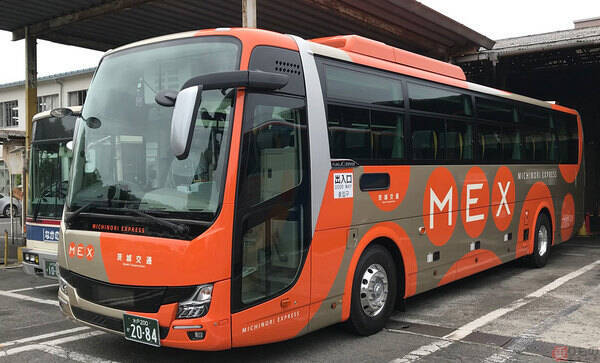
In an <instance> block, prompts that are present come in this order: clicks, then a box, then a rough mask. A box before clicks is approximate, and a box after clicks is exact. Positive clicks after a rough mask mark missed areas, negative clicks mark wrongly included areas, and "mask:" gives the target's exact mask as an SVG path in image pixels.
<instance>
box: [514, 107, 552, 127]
mask: <svg viewBox="0 0 600 363" xmlns="http://www.w3.org/2000/svg"><path fill="white" fill-rule="evenodd" d="M520 122H521V123H522V124H524V125H527V126H531V127H535V128H537V129H548V128H550V113H549V112H548V111H546V110H540V109H534V108H529V107H524V108H523V109H522V110H521V118H520Z"/></svg>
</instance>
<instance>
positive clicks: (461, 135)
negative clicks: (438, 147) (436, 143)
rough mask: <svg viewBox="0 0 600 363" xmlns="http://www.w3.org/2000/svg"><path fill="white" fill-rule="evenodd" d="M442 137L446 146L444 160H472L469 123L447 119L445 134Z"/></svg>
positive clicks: (471, 139) (471, 133)
mask: <svg viewBox="0 0 600 363" xmlns="http://www.w3.org/2000/svg"><path fill="white" fill-rule="evenodd" d="M442 139H443V140H444V145H445V147H446V160H454V161H462V160H473V127H472V126H471V125H470V124H467V123H466V122H463V121H455V120H447V121H446V134H445V135H444V137H443V138H442Z"/></svg>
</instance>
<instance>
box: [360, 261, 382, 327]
mask: <svg viewBox="0 0 600 363" xmlns="http://www.w3.org/2000/svg"><path fill="white" fill-rule="evenodd" d="M387 297H388V276H387V273H386V271H385V269H384V268H383V266H381V265H379V264H376V263H374V264H372V265H371V266H369V267H368V268H367V269H366V270H365V273H364V274H363V276H362V280H361V284H360V305H361V306H362V309H363V311H364V313H365V314H366V315H367V316H370V317H373V316H376V315H377V314H379V313H381V311H382V310H383V308H384V307H385V303H386V302H387Z"/></svg>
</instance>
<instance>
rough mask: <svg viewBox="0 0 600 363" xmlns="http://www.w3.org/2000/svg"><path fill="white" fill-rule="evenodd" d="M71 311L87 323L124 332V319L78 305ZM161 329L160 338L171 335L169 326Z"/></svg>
mask: <svg viewBox="0 0 600 363" xmlns="http://www.w3.org/2000/svg"><path fill="white" fill-rule="evenodd" d="M71 311H73V315H74V316H75V318H77V319H79V320H81V321H85V322H86V323H89V324H92V325H95V326H99V327H102V328H104V329H108V330H112V331H114V332H116V333H122V332H123V320H121V319H117V318H113V317H110V316H106V315H102V314H96V313H94V312H91V311H88V310H83V309H80V308H78V307H75V306H72V307H71ZM159 330H160V339H165V338H166V337H167V335H169V328H168V327H164V326H159Z"/></svg>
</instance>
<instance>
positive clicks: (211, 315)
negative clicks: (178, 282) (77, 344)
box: [58, 279, 231, 350]
mask: <svg viewBox="0 0 600 363" xmlns="http://www.w3.org/2000/svg"><path fill="white" fill-rule="evenodd" d="M229 286H230V283H229V280H226V281H220V282H217V283H215V284H214V288H213V300H212V303H211V308H210V310H209V311H208V313H207V314H206V315H205V316H203V317H202V318H198V319H179V320H177V319H175V315H176V313H177V306H178V304H177V303H172V304H167V305H162V306H161V307H160V309H159V311H158V312H156V313H139V312H132V311H123V310H118V309H113V308H109V307H106V306H102V305H98V304H95V303H93V302H90V301H87V300H84V299H82V298H81V297H80V296H79V295H78V294H77V290H76V289H75V288H74V287H73V286H71V285H69V284H68V283H67V282H66V281H65V280H63V279H61V281H60V287H59V289H58V302H59V306H60V310H61V311H62V313H63V314H64V315H66V316H67V317H68V318H70V319H72V320H74V321H77V322H79V323H82V324H85V325H88V326H90V327H93V328H96V329H100V330H104V331H106V332H109V333H113V334H119V335H121V336H124V333H123V329H124V328H123V314H125V313H126V314H131V315H139V316H144V317H147V318H153V319H156V320H158V322H159V326H160V344H161V346H166V347H174V348H183V349H192V350H225V349H229V348H231V324H230V316H229ZM215 300H216V301H215ZM190 331H204V332H205V336H204V339H201V340H192V339H190V338H189V337H188V332H190Z"/></svg>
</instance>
